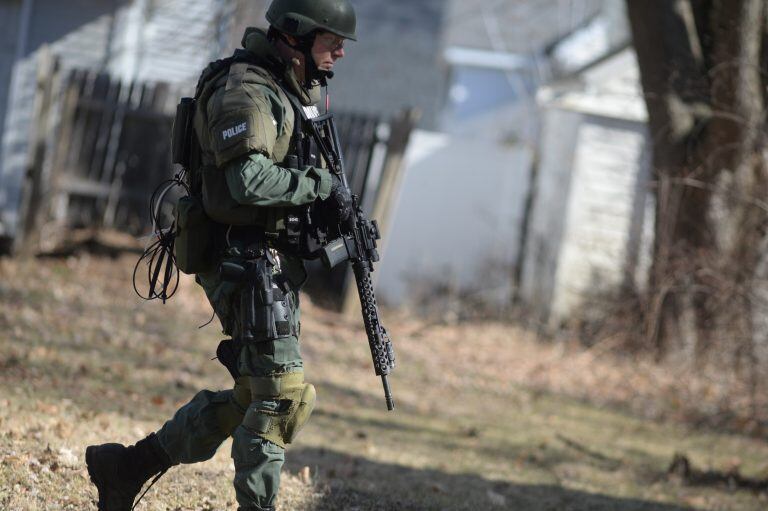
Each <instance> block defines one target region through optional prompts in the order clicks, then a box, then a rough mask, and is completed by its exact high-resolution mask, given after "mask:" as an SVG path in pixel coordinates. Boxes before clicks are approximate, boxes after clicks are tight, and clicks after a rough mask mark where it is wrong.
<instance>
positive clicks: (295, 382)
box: [251, 371, 304, 399]
mask: <svg viewBox="0 0 768 511" xmlns="http://www.w3.org/2000/svg"><path fill="white" fill-rule="evenodd" d="M302 383H304V372H303V371H295V372H291V373H281V374H275V375H272V376H253V377H251V398H252V399H256V398H278V399H279V398H281V397H282V396H283V395H285V394H286V393H287V392H288V391H290V390H291V389H294V388H296V387H298V386H300V385H301V384H302Z"/></svg>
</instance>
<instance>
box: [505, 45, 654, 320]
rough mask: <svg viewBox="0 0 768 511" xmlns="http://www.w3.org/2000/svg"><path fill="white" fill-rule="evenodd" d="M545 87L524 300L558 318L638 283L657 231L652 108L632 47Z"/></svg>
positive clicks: (539, 314) (544, 315)
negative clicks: (652, 188)
mask: <svg viewBox="0 0 768 511" xmlns="http://www.w3.org/2000/svg"><path fill="white" fill-rule="evenodd" d="M577 78H578V80H577V81H576V82H575V83H577V84H578V85H577V86H573V83H574V82H573V81H571V82H570V83H571V85H569V86H566V87H565V88H564V90H563V87H562V85H561V86H560V89H561V90H559V91H558V90H557V87H558V86H557V85H555V86H553V87H551V88H548V89H545V90H543V91H541V92H540V94H539V102H540V105H541V108H542V109H543V132H542V139H541V145H540V163H539V166H538V175H537V180H536V184H535V190H536V193H535V197H534V203H533V208H532V211H531V216H530V219H529V224H528V235H527V244H526V247H525V255H524V263H523V272H522V279H521V280H522V282H521V288H520V298H521V300H522V302H523V303H525V304H526V305H527V306H529V307H530V309H531V310H532V311H533V312H534V314H535V316H536V319H538V320H539V321H542V322H544V323H546V324H549V325H550V326H556V325H557V324H559V323H560V322H562V321H563V320H565V319H566V318H567V317H568V316H569V315H570V314H571V313H572V312H575V311H577V310H578V308H579V307H580V306H582V305H583V304H584V303H585V300H586V299H589V298H590V297H593V296H596V295H599V294H601V293H604V292H610V291H612V290H616V289H617V288H620V287H621V286H625V285H627V286H637V287H642V285H643V283H644V282H645V278H646V275H647V270H648V266H649V258H650V246H651V241H652V236H653V203H652V202H651V195H650V194H649V189H648V188H649V179H650V177H649V164H650V162H649V158H648V140H647V137H648V135H647V128H646V110H645V103H644V101H643V98H642V92H641V88H640V81H639V72H638V67H637V63H636V60H635V55H634V51H633V50H631V49H630V48H626V49H624V50H622V51H621V52H619V53H617V54H615V55H613V56H611V57H609V58H607V59H606V60H604V61H602V62H600V63H598V64H596V65H594V66H592V67H591V68H589V69H587V70H586V71H583V72H582V73H580V75H579V76H578V77H577Z"/></svg>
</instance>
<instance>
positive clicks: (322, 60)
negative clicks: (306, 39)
mask: <svg viewBox="0 0 768 511" xmlns="http://www.w3.org/2000/svg"><path fill="white" fill-rule="evenodd" d="M342 57H344V38H343V37H339V36H337V35H335V34H332V33H330V32H320V33H318V34H317V36H316V37H315V44H313V45H312V58H314V59H315V64H317V67H318V69H322V70H323V71H331V70H332V69H333V65H334V64H335V63H336V61H337V60H339V59H340V58H342Z"/></svg>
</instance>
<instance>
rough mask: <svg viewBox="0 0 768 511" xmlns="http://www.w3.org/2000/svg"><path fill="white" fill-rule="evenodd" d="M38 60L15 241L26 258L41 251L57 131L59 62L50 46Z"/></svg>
mask: <svg viewBox="0 0 768 511" xmlns="http://www.w3.org/2000/svg"><path fill="white" fill-rule="evenodd" d="M37 59H38V60H37V79H36V85H35V102H34V115H33V130H32V133H31V137H32V138H31V141H30V144H29V153H28V159H27V161H28V166H27V170H26V173H25V182H24V189H23V192H22V199H21V207H20V221H19V225H20V230H19V232H18V233H17V235H16V239H15V240H14V247H15V249H16V250H15V252H18V253H19V254H23V255H29V254H31V253H34V252H35V251H37V249H38V248H39V244H40V235H39V232H40V226H41V224H42V221H43V219H44V218H45V215H46V214H47V212H48V206H49V200H50V193H49V192H50V175H49V174H50V172H49V171H50V168H49V167H48V166H47V165H46V163H47V158H46V152H47V151H46V147H47V142H48V137H49V135H50V132H51V129H52V128H53V122H52V119H53V115H52V113H53V112H52V110H53V109H52V102H53V90H54V88H55V86H56V85H57V81H58V80H59V62H58V59H57V58H56V57H55V56H54V55H53V54H52V53H51V49H50V47H49V46H48V45H43V46H42V47H41V48H40V50H39V54H38V57H37ZM48 163H49V162H48Z"/></svg>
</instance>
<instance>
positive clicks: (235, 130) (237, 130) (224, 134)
mask: <svg viewBox="0 0 768 511" xmlns="http://www.w3.org/2000/svg"><path fill="white" fill-rule="evenodd" d="M247 132H248V121H245V122H241V123H239V124H236V125H234V126H231V127H229V128H225V129H223V130H222V131H221V140H222V142H226V141H227V140H230V139H233V138H235V137H237V136H238V135H242V134H243V133H247Z"/></svg>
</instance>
